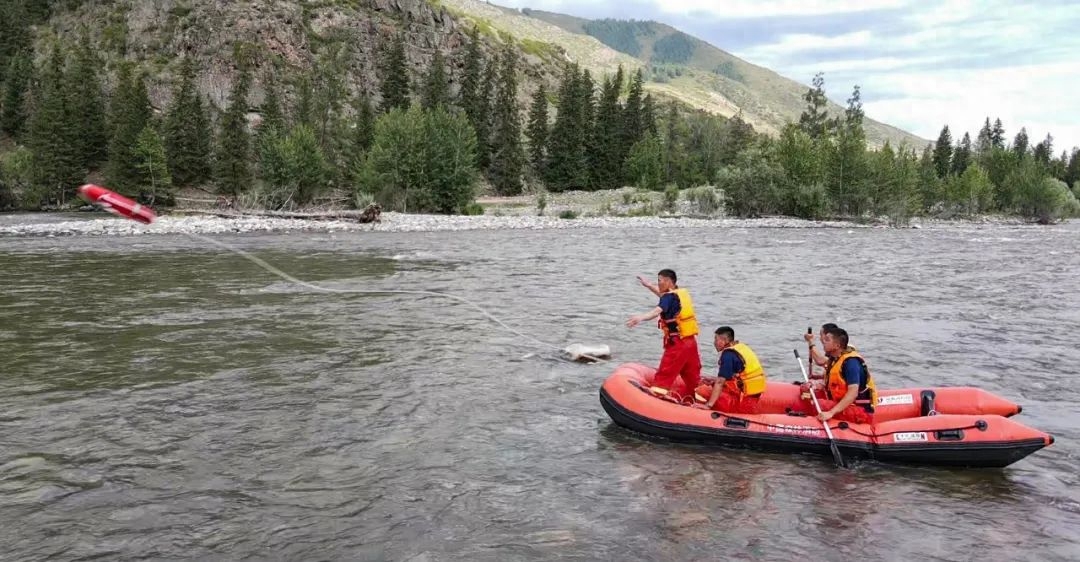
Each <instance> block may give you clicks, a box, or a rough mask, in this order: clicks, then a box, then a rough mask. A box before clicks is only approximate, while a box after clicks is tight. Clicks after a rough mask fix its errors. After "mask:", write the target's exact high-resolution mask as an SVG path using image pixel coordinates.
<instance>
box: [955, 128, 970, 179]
mask: <svg viewBox="0 0 1080 562" xmlns="http://www.w3.org/2000/svg"><path fill="white" fill-rule="evenodd" d="M971 158H972V148H971V135H969V134H967V133H966V132H965V133H964V138H963V139H962V140H961V141H960V142H959V143H957V145H956V149H955V150H953V156H952V173H953V174H954V175H957V176H959V175H963V173H964V170H967V168H968V166H970V165H971Z"/></svg>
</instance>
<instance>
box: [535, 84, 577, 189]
mask: <svg viewBox="0 0 1080 562" xmlns="http://www.w3.org/2000/svg"><path fill="white" fill-rule="evenodd" d="M579 81H580V70H579V68H578V66H577V65H576V64H571V65H568V66H567V67H566V71H565V72H564V73H563V79H562V82H561V84H560V85H559V95H558V112H557V113H556V114H555V123H554V124H553V125H552V128H551V134H550V135H548V145H547V156H548V160H547V162H548V163H547V169H546V178H545V179H546V181H547V186H548V188H549V189H551V190H552V191H565V190H567V189H570V188H571V187H572V186H573V183H574V181H575V180H576V179H577V177H578V174H579V169H578V168H579V167H581V168H583V167H584V165H585V163H584V162H583V161H581V159H580V150H581V146H580V144H579V141H578V140H577V135H578V134H579V132H580V129H581V123H580V120H581V107H580V104H579V103H578V100H577V88H578V84H579Z"/></svg>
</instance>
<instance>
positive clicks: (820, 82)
mask: <svg viewBox="0 0 1080 562" xmlns="http://www.w3.org/2000/svg"><path fill="white" fill-rule="evenodd" d="M811 84H812V86H811V88H810V89H809V90H807V91H806V94H804V95H803V100H805V101H806V109H805V110H803V112H802V115H800V116H799V127H801V128H802V130H803V131H806V134H808V135H810V138H812V139H815V140H817V139H820V138H823V137H825V136H826V135H828V133H829V126H828V124H829V113H828V111H827V110H826V107H827V105H828V102H829V100H828V99H827V98H826V97H825V77H824V75H823V74H822V73H820V72H818V73H817V74H815V75H814V80H813V82H811Z"/></svg>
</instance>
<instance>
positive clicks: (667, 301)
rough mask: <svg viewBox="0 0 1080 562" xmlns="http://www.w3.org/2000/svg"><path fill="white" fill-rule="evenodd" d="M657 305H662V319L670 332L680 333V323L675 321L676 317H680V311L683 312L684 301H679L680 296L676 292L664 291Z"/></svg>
mask: <svg viewBox="0 0 1080 562" xmlns="http://www.w3.org/2000/svg"><path fill="white" fill-rule="evenodd" d="M656 306H659V307H660V319H661V320H663V321H664V323H666V324H667V327H668V332H670V333H672V334H678V333H679V325H678V323H676V322H675V319H676V318H678V317H679V313H680V312H682V303H680V302H679V297H678V295H676V294H675V293H664V294H662V295H660V303H659V304H657V305H656Z"/></svg>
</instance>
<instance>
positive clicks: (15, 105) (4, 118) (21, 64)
mask: <svg viewBox="0 0 1080 562" xmlns="http://www.w3.org/2000/svg"><path fill="white" fill-rule="evenodd" d="M33 73H34V64H33V62H32V61H31V59H30V55H29V53H25V52H23V53H19V54H17V55H15V56H14V57H12V58H11V62H10V63H9V64H8V68H7V74H6V75H5V78H6V80H5V82H4V89H3V92H4V93H3V99H0V108H2V109H0V131H3V132H4V133H6V134H8V135H10V136H11V137H13V138H15V139H19V138H20V137H21V136H22V133H23V128H24V127H25V126H26V117H27V113H28V111H27V110H28V106H29V104H28V103H27V92H28V91H29V89H30V81H31V79H32V78H33Z"/></svg>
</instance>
